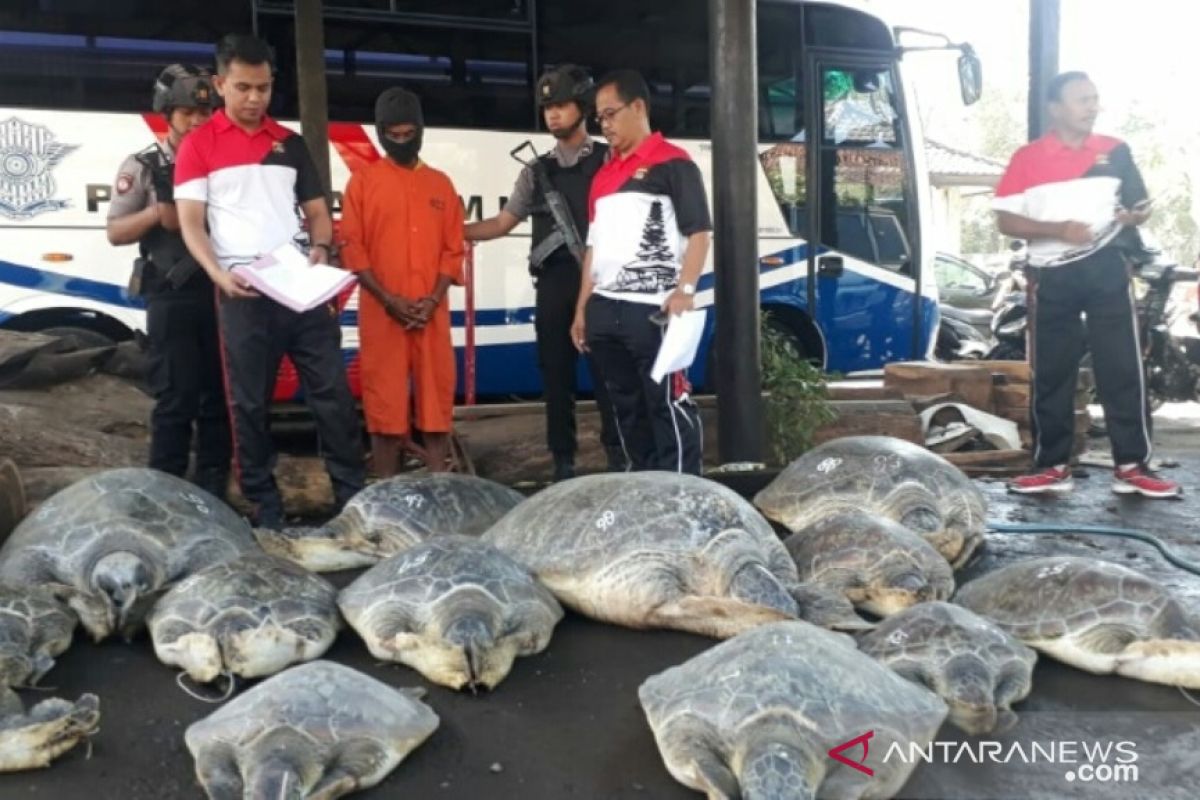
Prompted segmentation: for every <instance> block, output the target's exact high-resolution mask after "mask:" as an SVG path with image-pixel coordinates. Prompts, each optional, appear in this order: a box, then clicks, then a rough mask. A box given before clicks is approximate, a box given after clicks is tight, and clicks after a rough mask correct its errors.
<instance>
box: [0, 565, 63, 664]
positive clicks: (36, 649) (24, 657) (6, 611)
mask: <svg viewBox="0 0 1200 800" xmlns="http://www.w3.org/2000/svg"><path fill="white" fill-rule="evenodd" d="M75 622H76V620H75V615H74V614H72V613H71V612H70V611H69V610H67V608H66V606H65V605H64V604H62V603H60V602H59V601H58V600H57V599H56V598H55V597H54V595H53V594H51V593H50V591H49V590H48V589H45V588H43V587H40V586H29V587H23V588H17V587H16V586H9V585H6V584H0V686H17V687H19V686H36V685H37V682H38V681H39V680H40V679H41V677H42V676H43V675H45V674H46V673H47V672H49V671H50V668H51V667H53V666H54V659H55V658H57V657H58V656H59V655H61V654H62V653H64V652H65V651H66V649H67V648H68V647H70V646H71V636H72V634H73V633H74V632H75Z"/></svg>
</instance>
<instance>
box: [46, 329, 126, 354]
mask: <svg viewBox="0 0 1200 800" xmlns="http://www.w3.org/2000/svg"><path fill="white" fill-rule="evenodd" d="M37 333H42V334H45V335H46V336H57V337H58V338H60V339H66V338H73V339H74V340H75V342H76V343H77V345H78V346H79V349H80V350H92V349H95V348H98V347H112V346H113V345H115V344H116V342H115V341H113V340H112V339H110V338H108V337H107V336H105V335H104V334H103V333H98V332H97V331H94V330H91V329H90V328H79V327H76V326H74V325H61V326H58V327H54V328H43V329H42V330H40V331H37Z"/></svg>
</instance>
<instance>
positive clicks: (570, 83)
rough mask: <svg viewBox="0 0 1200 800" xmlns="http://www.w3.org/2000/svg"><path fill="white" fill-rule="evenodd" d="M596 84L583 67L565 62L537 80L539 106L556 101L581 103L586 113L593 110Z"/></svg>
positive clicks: (581, 108) (543, 106) (580, 106)
mask: <svg viewBox="0 0 1200 800" xmlns="http://www.w3.org/2000/svg"><path fill="white" fill-rule="evenodd" d="M595 96H596V84H595V83H593V82H592V77H591V76H590V75H588V74H587V70H585V69H584V68H583V67H577V66H575V65H574V64H563V65H562V66H561V67H558V68H557V69H552V70H550V71H549V72H547V73H546V74H544V75H542V77H541V78H539V79H538V82H537V102H538V106H539V107H541V108H545V107H546V106H548V105H553V104H555V103H571V102H575V103H578V104H579V108H580V110H581V111H583V113H584V114H587V113H588V111H590V110H591V108H592V104H593V103H594V102H595Z"/></svg>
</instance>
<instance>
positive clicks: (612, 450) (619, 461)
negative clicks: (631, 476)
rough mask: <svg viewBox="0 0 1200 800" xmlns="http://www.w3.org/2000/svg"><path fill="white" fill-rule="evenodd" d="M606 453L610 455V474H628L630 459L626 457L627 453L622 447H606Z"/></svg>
mask: <svg viewBox="0 0 1200 800" xmlns="http://www.w3.org/2000/svg"><path fill="white" fill-rule="evenodd" d="M605 452H606V453H607V454H608V471H609V472H628V471H629V459H627V458H626V457H625V451H624V450H623V449H621V448H620V447H606V448H605Z"/></svg>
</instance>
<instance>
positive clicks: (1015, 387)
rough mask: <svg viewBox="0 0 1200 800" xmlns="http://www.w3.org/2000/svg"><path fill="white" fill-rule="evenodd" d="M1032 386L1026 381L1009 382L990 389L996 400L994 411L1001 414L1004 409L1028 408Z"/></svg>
mask: <svg viewBox="0 0 1200 800" xmlns="http://www.w3.org/2000/svg"><path fill="white" fill-rule="evenodd" d="M1032 393H1033V387H1032V386H1030V385H1029V384H1028V383H1010V384H1004V385H1000V386H996V387H994V388H993V389H992V394H993V397H994V398H995V401H996V413H997V414H1000V415H1001V416H1004V415H1003V413H1002V412H1003V410H1004V409H1012V408H1029V398H1030V396H1031V395H1032Z"/></svg>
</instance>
